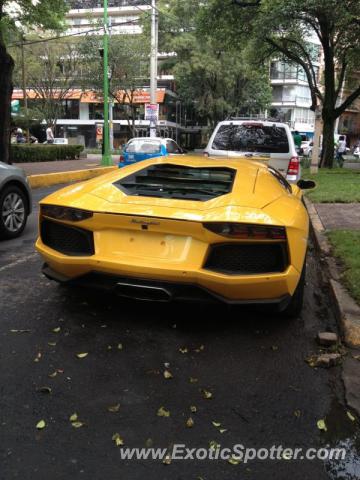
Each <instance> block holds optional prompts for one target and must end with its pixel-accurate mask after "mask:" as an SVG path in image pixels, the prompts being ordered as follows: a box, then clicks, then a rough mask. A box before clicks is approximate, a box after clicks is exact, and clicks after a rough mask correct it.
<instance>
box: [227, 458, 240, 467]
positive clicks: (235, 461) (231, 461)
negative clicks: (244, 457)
mask: <svg viewBox="0 0 360 480" xmlns="http://www.w3.org/2000/svg"><path fill="white" fill-rule="evenodd" d="M228 463H230V464H231V465H239V463H240V460H239V459H238V458H235V457H230V458H229V459H228Z"/></svg>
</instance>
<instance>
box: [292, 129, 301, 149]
mask: <svg viewBox="0 0 360 480" xmlns="http://www.w3.org/2000/svg"><path fill="white" fill-rule="evenodd" d="M293 138H294V143H295V148H296V150H297V152H298V153H299V154H300V153H301V143H302V136H301V135H300V133H299V132H298V131H297V130H295V132H294V133H293Z"/></svg>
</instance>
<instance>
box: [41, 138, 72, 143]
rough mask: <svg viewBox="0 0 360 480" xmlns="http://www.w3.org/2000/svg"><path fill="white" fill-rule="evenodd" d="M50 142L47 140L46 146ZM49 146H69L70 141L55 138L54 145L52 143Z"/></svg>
mask: <svg viewBox="0 0 360 480" xmlns="http://www.w3.org/2000/svg"><path fill="white" fill-rule="evenodd" d="M48 143H49V142H48V141H47V140H46V141H45V142H44V144H48ZM49 145H69V139H68V138H63V137H59V138H54V141H53V143H50V144H49Z"/></svg>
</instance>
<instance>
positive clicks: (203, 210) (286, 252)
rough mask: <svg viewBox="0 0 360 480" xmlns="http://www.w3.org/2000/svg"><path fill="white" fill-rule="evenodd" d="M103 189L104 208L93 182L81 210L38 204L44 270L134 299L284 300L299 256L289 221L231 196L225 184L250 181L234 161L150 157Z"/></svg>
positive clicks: (60, 278)
mask: <svg viewBox="0 0 360 480" xmlns="http://www.w3.org/2000/svg"><path fill="white" fill-rule="evenodd" d="M252 173H254V172H252ZM269 181H270V184H271V181H272V180H271V179H270V180H269ZM274 185H277V181H276V180H275V179H274ZM111 188H112V190H111V192H112V196H111V201H112V202H113V206H112V208H111V209H110V206H109V205H108V206H107V208H104V200H101V201H99V198H100V196H103V193H102V189H99V192H98V193H97V194H96V195H94V198H89V202H88V204H89V207H91V206H93V208H91V209H89V210H80V209H78V208H72V207H63V206H56V205H52V204H51V198H50V199H49V200H46V202H44V203H43V204H42V205H41V215H40V238H39V239H38V242H37V249H38V250H39V251H40V253H41V254H42V256H43V258H44V260H45V262H46V265H45V268H44V273H45V274H46V275H47V276H48V277H50V278H54V279H55V280H58V281H60V282H70V283H72V282H75V283H79V284H83V285H87V286H97V287H104V288H108V289H112V290H113V291H114V292H116V293H117V294H119V295H121V296H127V297H132V298H138V299H143V300H160V301H170V300H193V301H223V302H226V303H234V304H236V303H239V304H248V303H249V304H258V303H275V304H280V305H285V304H286V302H288V301H289V299H290V297H291V295H292V293H293V292H294V290H295V288H296V285H297V283H298V280H299V276H300V273H299V266H300V263H301V261H303V258H302V260H298V262H297V261H296V256H297V254H296V247H297V241H298V240H296V237H297V236H298V230H299V227H298V226H297V225H296V222H295V223H294V225H293V226H292V227H291V228H290V229H289V230H288V229H287V228H286V227H285V226H284V225H279V220H278V219H276V216H275V215H274V216H273V217H272V216H271V215H270V214H266V213H265V212H263V211H262V209H261V208H260V204H259V205H258V206H257V207H256V208H255V207H246V206H245V207H240V206H235V205H233V202H232V201H231V199H232V195H233V191H234V190H235V189H236V190H239V191H241V190H243V191H244V190H245V189H246V191H247V194H248V195H251V193H252V191H253V189H254V185H253V184H252V183H251V182H250V183H249V182H247V181H246V176H245V175H237V170H236V169H235V168H234V169H233V168H229V167H227V166H224V165H222V166H219V167H216V166H210V167H202V168H193V167H192V168H188V167H185V166H181V167H175V166H174V165H167V164H158V165H152V166H150V167H148V168H145V169H144V170H141V171H135V172H133V173H131V174H129V175H127V176H125V177H123V178H121V179H120V180H118V181H116V182H114V183H113V184H112V185H111ZM276 188H277V187H276ZM278 192H280V190H276V192H275V194H274V198H278ZM108 196H109V195H108V193H106V195H105V194H104V196H103V197H102V198H105V197H108ZM89 197H90V196H89ZM116 198H121V204H120V205H118V207H117V206H116ZM98 202H99V203H98ZM234 203H236V202H235V198H234ZM96 205H103V209H104V210H103V211H96V209H97V208H98V207H96ZM232 205H233V206H232ZM110 210H111V211H110ZM275 211H276V210H275ZM256 219H259V223H256ZM305 230H306V229H305ZM303 235H304V237H306V232H305V231H304V232H303ZM292 239H294V243H293V247H290V243H292V242H291V240H292ZM301 248H302V249H304V248H306V246H305V247H304V246H303V241H300V248H299V251H300V250H301ZM298 255H300V254H298Z"/></svg>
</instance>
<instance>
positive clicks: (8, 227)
mask: <svg viewBox="0 0 360 480" xmlns="http://www.w3.org/2000/svg"><path fill="white" fill-rule="evenodd" d="M27 202H28V199H27V197H26V195H25V193H24V192H23V191H22V190H21V189H20V188H19V187H17V186H15V185H9V186H7V187H5V188H4V189H3V191H2V192H0V238H5V239H11V238H16V237H18V236H19V235H21V234H22V232H23V230H24V228H25V226H26V222H27V216H28V212H27Z"/></svg>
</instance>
